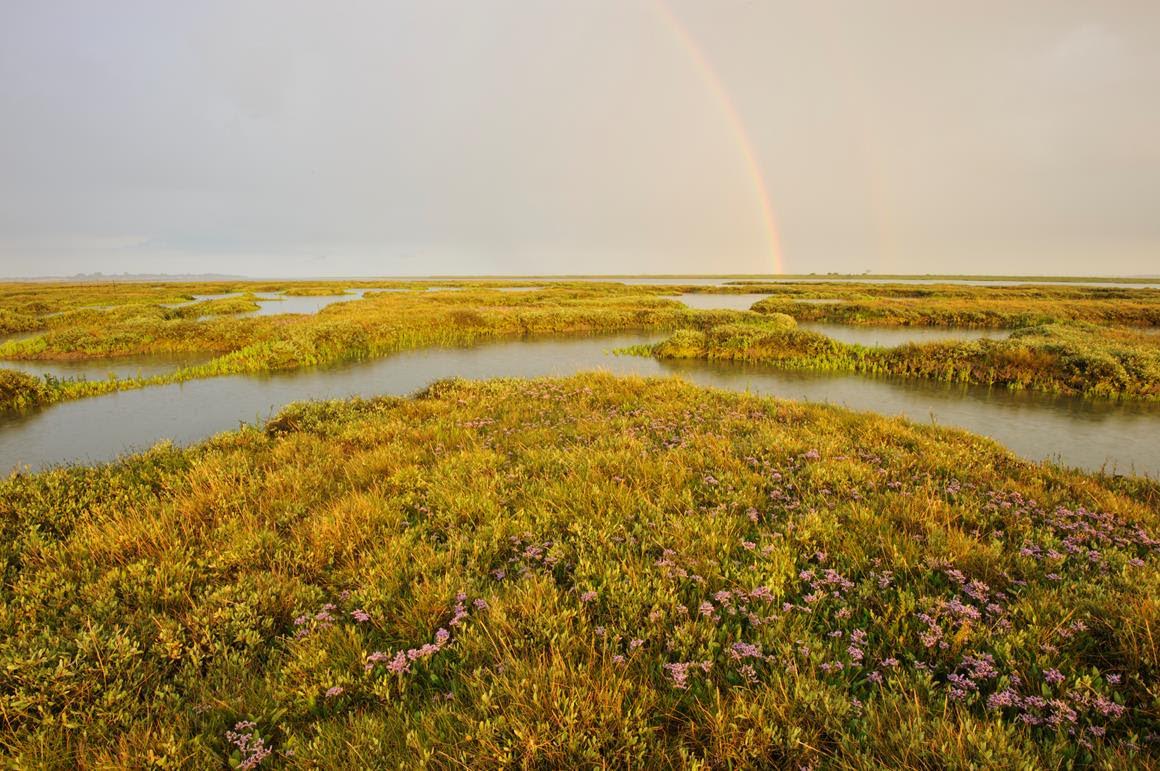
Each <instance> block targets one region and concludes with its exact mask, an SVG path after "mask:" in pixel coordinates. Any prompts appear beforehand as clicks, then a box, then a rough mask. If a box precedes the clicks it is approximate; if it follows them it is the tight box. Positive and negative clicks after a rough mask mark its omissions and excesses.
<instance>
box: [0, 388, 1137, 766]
mask: <svg viewBox="0 0 1160 771" xmlns="http://www.w3.org/2000/svg"><path fill="white" fill-rule="evenodd" d="M1124 484H1125V483H1124V481H1123V480H1116V479H1110V478H1105V477H1102V476H1099V475H1092V474H1085V473H1079V472H1074V471H1069V470H1066V469H1061V468H1057V467H1054V466H1052V465H1049V464H1032V463H1028V462H1025V461H1022V460H1020V459H1018V458H1016V457H1014V456H1012V455H1010V454H1009V453H1007V452H1006V451H1004V450H1003V449H1002V448H1000V447H999V446H998V445H996V444H994V443H993V442H991V441H988V440H985V439H982V438H980V437H977V436H973V435H970V434H967V433H964V432H961V431H955V430H949V429H944V428H937V427H931V426H920V425H916V424H913V423H909V422H906V421H902V420H897V419H886V418H882V417H878V416H874V415H868V414H857V413H852V412H849V411H845V410H842V409H838V408H834V407H826V406H817V405H803V404H796V403H792V402H783V401H776V400H771V399H765V398H759V397H754V396H750V395H741V394H726V393H722V392H717V391H711V390H703V389H698V388H695V387H693V386H690V385H688V384H686V383H683V382H681V381H677V380H672V379H670V380H642V379H637V378H627V379H618V378H614V377H611V376H608V375H600V374H591V375H582V376H577V377H571V378H567V379H539V380H499V381H487V382H473V383H468V382H462V381H444V382H440V383H436V384H434V385H433V386H431V387H430V388H428V389H427V390H426V391H425V392H423V393H422V394H420V395H418V396H417V397H416V398H412V399H397V398H384V399H372V400H352V401H345V402H323V403H304V404H298V405H294V406H292V407H289V408H287V409H286V410H285V411H283V412H282V413H281V414H280V415H279V416H278V417H276V418H274V419H273V420H271V421H270V422H269V423H268V424H266V425H265V426H263V427H261V428H244V429H242V430H240V431H236V432H232V433H227V434H222V435H219V436H217V437H215V438H213V439H212V440H210V441H209V442H207V443H205V444H203V445H201V446H198V447H194V448H191V449H186V450H177V449H174V448H172V447H169V446H165V445H161V446H158V447H156V448H154V449H153V450H151V451H149V452H147V453H145V454H142V455H137V456H132V457H129V458H125V459H124V460H122V461H120V462H118V463H115V464H111V465H107V466H76V467H65V468H59V469H55V470H51V471H47V472H44V473H40V474H36V475H31V476H26V475H14V476H12V477H10V478H9V479H7V480H6V481H3V482H0V528H2V532H0V536H2V537H0V557H2V561H0V569H2V570H3V579H4V580H3V582H2V583H0V715H3V721H0V752H2V753H3V755H4V757H5V759H6V762H7V764H10V765H12V766H14V767H24V766H38V767H57V768H66V767H70V768H71V767H134V766H141V765H149V764H154V765H179V766H190V767H214V766H221V765H223V764H231V765H234V766H240V765H243V764H246V763H250V764H251V765H253V764H256V763H260V764H261V766H263V767H266V766H282V765H286V766H301V767H317V766H323V767H347V766H349V767H388V766H397V765H400V764H405V765H416V764H419V763H425V764H427V765H431V766H435V767H448V768H451V767H456V768H458V767H477V766H482V767H494V766H524V767H550V766H563V765H568V766H574V765H585V766H592V765H600V766H645V765H647V766H662V767H667V766H696V767H730V766H738V767H754V766H759V767H791V766H792V767H795V768H796V767H802V766H806V767H838V768H852V767H891V768H898V767H940V768H943V767H947V768H949V767H955V768H965V767H981V766H985V767H1004V768H1009V767H1072V766H1088V765H1090V766H1098V767H1119V768H1122V767H1146V766H1148V765H1150V764H1152V763H1153V762H1154V760H1155V757H1156V751H1157V746H1156V742H1157V734H1158V733H1160V720H1158V717H1157V712H1156V682H1157V680H1158V675H1160V653H1158V649H1157V646H1156V642H1155V630H1156V628H1157V624H1158V623H1160V603H1158V602H1157V601H1156V597H1157V596H1160V571H1158V570H1157V567H1158V561H1160V560H1158V558H1160V555H1158V553H1157V552H1158V547H1160V544H1158V541H1157V537H1156V536H1157V528H1158V527H1160V515H1158V510H1157V508H1156V507H1155V506H1154V505H1151V504H1149V503H1147V501H1154V500H1156V499H1157V496H1160V488H1158V487H1157V486H1156V484H1155V483H1154V482H1149V481H1147V480H1140V479H1137V480H1132V481H1131V485H1132V486H1131V489H1130V490H1129V489H1127V488H1125V487H1124Z"/></svg>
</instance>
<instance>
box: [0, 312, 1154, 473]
mask: <svg viewBox="0 0 1160 771" xmlns="http://www.w3.org/2000/svg"><path fill="white" fill-rule="evenodd" d="M663 337H664V335H660V334H622V335H615V336H600V337H572V338H551V339H533V340H522V341H506V342H497V343H491V344H486V345H479V346H475V347H472V348H451V349H441V348H437V349H425V350H419V351H411V352H407V353H402V354H398V355H395V356H391V357H388V358H385V359H376V360H373V361H366V362H358V363H351V364H347V365H343V366H339V367H332V368H326V369H309V370H301V371H296V372H289V373H280V374H274V375H265V376H231V377H221V378H211V379H207V380H196V381H191V382H188V383H184V384H180V385H169V386H160V387H154V388H147V389H142V390H138V391H125V392H121V393H115V394H110V395H107V396H100V397H94V398H91V399H81V400H77V401H72V402H65V403H62V404H57V405H52V406H50V407H47V408H44V409H41V410H36V411H31V412H28V413H24V414H18V413H8V414H5V415H2V416H0V469H3V470H8V469H12V468H17V467H28V468H31V469H40V468H44V467H46V466H51V465H55V464H60V463H66V462H76V461H107V460H111V459H113V458H115V457H117V456H118V455H121V454H124V453H126V452H130V451H135V450H142V449H145V448H147V447H149V446H151V445H153V444H154V443H156V442H158V441H161V440H165V439H168V440H172V441H174V442H176V443H178V444H182V445H184V444H190V443H193V442H196V441H199V440H201V439H204V438H206V437H208V436H210V435H212V434H215V433H218V432H220V431H224V430H228V429H234V428H237V427H238V425H239V424H240V423H243V422H253V421H261V420H264V419H266V418H267V417H269V416H270V415H271V414H272V413H274V412H277V411H278V410H279V409H280V408H281V407H283V406H284V405H286V404H287V403H289V402H292V401H298V400H303V399H328V398H345V397H349V396H355V395H362V396H372V395H377V394H396V395H406V394H410V393H414V392H415V391H417V390H419V389H421V388H423V387H425V386H426V385H428V384H429V383H431V382H432V381H433V380H437V379H440V378H447V377H464V378H473V379H478V378H491V377H535V376H541V375H568V374H572V373H575V372H581V371H586V370H592V369H603V370H606V371H609V372H613V373H616V374H638V375H646V376H667V375H677V376H679V377H682V378H685V379H687V380H689V381H691V382H693V383H696V384H698V385H704V386H714V387H718V388H724V389H728V390H733V391H751V392H754V393H759V394H766V395H771V396H778V397H784V398H789V399H801V400H806V401H810V402H828V403H832V404H837V405H844V406H847V407H851V408H853V409H858V410H869V411H874V412H878V413H882V414H885V415H905V416H907V417H909V418H911V419H913V420H916V421H920V422H930V421H932V420H933V421H934V422H936V423H938V424H940V425H948V426H959V427H962V428H966V429H969V430H972V431H975V432H977V433H980V434H984V435H986V436H990V437H992V438H994V439H996V440H998V441H999V442H1001V443H1003V444H1005V445H1006V446H1008V447H1010V448H1011V449H1013V450H1014V451H1015V452H1017V453H1019V454H1021V455H1023V456H1025V457H1028V458H1032V459H1035V460H1039V459H1043V458H1053V459H1055V460H1058V461H1060V462H1062V463H1065V464H1068V465H1073V466H1080V467H1084V468H1088V469H1100V468H1106V469H1107V470H1108V471H1117V472H1119V473H1138V474H1147V475H1149V476H1153V477H1157V476H1160V408H1158V407H1157V406H1156V405H1148V404H1139V403H1133V402H1126V403H1117V402H1108V401H1096V400H1084V399H1075V398H1068V397H1053V396H1050V395H1045V394H1036V393H1017V392H1010V391H1007V390H1005V389H988V388H979V387H963V386H953V385H946V384H941V383H929V382H924V381H904V380H894V379H882V378H870V377H863V376H856V375H833V374H825V373H802V372H787V371H782V370H777V369H772V368H768V367H762V366H751V365H740V364H730V363H722V362H705V361H675V362H671V361H665V362H662V361H656V360H654V359H650V358H643V357H635V356H616V355H611V354H610V351H611V350H613V349H616V348H620V347H624V346H628V345H634V344H640V343H651V342H656V341H658V340H660V339H663Z"/></svg>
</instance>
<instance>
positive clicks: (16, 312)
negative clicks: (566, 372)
mask: <svg viewBox="0 0 1160 771" xmlns="http://www.w3.org/2000/svg"><path fill="white" fill-rule="evenodd" d="M674 280H675V281H676V280H678V279H674ZM353 286H355V285H354V284H352V283H350V282H311V283H308V284H295V283H293V282H220V283H206V284H198V283H188V284H187V283H181V284H177V283H170V284H166V283H156V284H154V283H102V284H84V285H77V284H35V285H32V284H6V285H0V330H8V331H9V333H11V332H16V331H20V332H25V333H27V332H34V333H35V334H34V336H32V337H29V338H26V339H13V340H8V341H6V342H2V343H0V359H23V360H52V359H100V358H105V357H118V356H133V355H149V354H189V355H190V356H191V358H192V357H194V356H196V357H198V359H199V363H197V364H196V365H190V366H187V367H184V368H181V369H178V370H176V371H174V372H171V373H169V374H166V375H158V376H154V377H150V378H131V379H130V378H122V379H116V378H109V379H101V380H91V381H90V380H45V381H43V382H42V386H41V389H40V390H42V391H43V394H42V395H41V396H40V397H38V399H37V401H36V403H40V404H45V403H51V402H55V401H61V400H65V399H72V398H78V397H83V396H92V395H99V394H104V393H109V392H111V391H116V390H125V389H133V388H141V387H146V386H152V385H160V384H164V383H175V382H184V381H188V380H191V379H195V378H203V377H212V376H218V375H229V374H239V373H260V372H269V371H274V370H283V369H292V368H297V367H307V366H316V365H326V364H332V363H337V362H342V361H350V360H357V359H365V358H374V357H379V356H386V355H389V354H392V353H395V352H398V351H403V350H408V349H413V348H418V347H423V346H452V345H470V344H473V343H477V342H480V341H484V340H490V339H497V338H504V337H507V338H510V337H517V336H527V335H536V334H558V333H570V334H588V333H599V332H612V331H620V330H668V331H671V330H677V329H682V328H687V329H692V330H699V331H704V330H707V329H709V328H710V327H713V326H721V325H728V326H726V327H724V329H725V330H726V331H724V332H723V331H720V330H719V331H718V332H715V333H713V335H710V336H709V337H713V340H714V341H715V342H714V344H713V345H712V346H710V348H712V350H711V351H710V350H709V348H706V347H705V346H704V345H703V344H702V343H700V342H696V341H697V340H699V339H700V338H696V337H695V336H692V337H688V338H687V339H685V340H684V342H685V343H690V342H691V343H693V344H692V345H684V344H683V345H681V346H677V345H675V343H670V344H669V345H668V346H667V349H666V350H668V349H672V350H673V351H675V350H676V349H677V348H681V349H683V350H685V351H686V352H685V353H684V354H680V355H685V356H701V355H711V356H715V357H721V358H754V356H755V353H754V351H756V350H757V349H759V348H761V346H756V347H755V346H754V345H752V344H751V338H754V337H755V336H756V337H759V338H760V337H763V336H767V335H768V333H769V331H770V329H771V328H772V329H774V330H777V329H780V327H779V326H778V325H779V324H781V323H782V322H778V321H770V319H771V318H782V316H793V317H795V318H797V319H799V320H825V321H838V322H842V323H851V324H910V325H948V324H953V325H967V326H1000V327H1014V328H1029V331H1027V332H1025V333H1024V334H1022V335H1021V337H1020V338H1018V340H1017V341H1012V342H1010V343H977V344H976V343H968V344H962V345H953V346H942V347H929V346H928V347H924V348H923V349H922V350H921V351H917V352H916V351H915V350H912V349H909V348H907V349H896V352H895V353H894V354H892V355H891V356H890V357H887V358H888V360H887V359H884V358H883V354H881V352H877V353H874V354H869V353H867V352H865V351H862V350H860V349H857V348H855V347H851V346H843V345H842V344H840V343H837V342H833V341H828V340H824V339H821V340H819V339H818V338H817V337H816V336H814V337H811V336H808V335H807V336H803V334H804V333H800V332H798V333H792V334H791V333H789V332H786V334H785V335H783V338H785V340H788V341H789V342H791V343H792V346H791V347H790V348H788V349H785V350H783V351H780V352H771V350H770V349H771V346H769V345H766V346H765V347H764V348H765V349H766V353H767V354H768V355H769V357H771V358H770V360H777V361H778V362H779V363H781V364H783V365H786V366H799V367H800V366H809V367H811V368H814V369H845V370H848V371H860V372H889V373H894V374H899V375H907V376H921V377H937V378H942V379H954V380H965V381H967V382H980V383H999V384H1006V385H1012V386H1016V387H1027V388H1037V389H1045V390H1052V391H1059V392H1064V393H1085V394H1089V395H1117V396H1118V395H1131V396H1141V397H1151V396H1154V395H1155V391H1156V387H1157V386H1156V377H1155V350H1156V346H1155V342H1156V339H1155V338H1154V337H1153V338H1144V337H1143V336H1141V335H1135V334H1134V333H1132V332H1130V331H1122V330H1121V331H1114V330H1113V329H1112V327H1111V326H1109V325H1111V324H1128V325H1136V326H1140V325H1148V324H1156V323H1157V321H1158V320H1160V291H1157V290H1148V289H1121V288H1114V287H1083V286H1073V285H1059V286H1013V287H992V286H988V287H979V286H963V285H951V284H944V285H922V286H916V285H903V284H833V283H829V284H827V283H822V282H814V283H797V284H760V283H754V282H746V281H738V282H737V283H735V284H732V285H730V286H726V287H706V286H690V285H681V284H679V283H674V284H672V285H647V286H631V285H624V284H617V283H607V282H591V281H589V282H584V281H580V280H578V281H574V282H561V283H555V284H550V285H547V286H543V287H541V288H537V284H536V283H535V282H534V281H502V282H498V281H494V280H468V279H462V280H453V281H444V282H438V283H436V282H431V281H426V282H424V281H418V280H415V281H359V282H358V283H357V286H358V288H360V289H364V288H365V289H370V290H371V291H369V292H368V293H367V294H366V296H365V297H364V298H363V299H361V300H357V301H354V300H351V301H347V302H340V303H337V304H335V305H332V306H329V307H326V308H324V309H322V310H321V311H319V312H318V313H315V314H303V315H274V316H255V315H248V314H250V313H251V312H252V311H255V310H257V308H258V306H257V303H256V302H255V301H256V299H257V298H258V297H259V296H262V297H269V296H270V295H271V294H273V293H283V294H284V295H286V296H294V295H316V296H334V297H335V298H336V299H343V297H342V295H343V294H344V293H346V292H347V291H348V290H350V289H351V288H352V287H353ZM500 286H520V287H523V288H525V289H531V290H532V291H522V292H504V291H499V289H498V287H500ZM375 289H381V290H390V291H374V290H375ZM432 289H434V290H435V291H424V290H432ZM450 289H454V290H456V291H440V290H450ZM755 290H760V291H767V292H770V293H772V294H773V297H771V298H769V299H766V300H763V301H761V302H758V303H757V304H756V305H755V306H754V310H755V311H757V312H756V313H753V312H741V311H698V310H691V309H688V308H685V307H683V306H682V305H680V304H679V303H677V302H675V301H673V300H668V299H664V297H663V296H664V295H672V294H679V293H681V292H700V293H705V292H720V293H725V294H728V293H737V292H751V291H755ZM222 295H230V296H222ZM207 296H208V298H209V299H201V300H198V299H197V298H198V297H201V298H205V297H207ZM803 300H807V301H819V300H820V301H824V302H820V303H819V302H802V301H803ZM778 314H782V315H781V316H779V315H778ZM763 317H765V321H764V322H763V320H762V318H763ZM1076 320H1084V321H1088V322H1092V323H1096V322H1098V323H1100V324H1101V325H1102V326H1100V327H1098V328H1097V327H1094V326H1089V327H1075V326H1072V327H1064V326H1059V322H1069V323H1070V322H1074V321H1076ZM751 324H759V325H760V324H764V325H765V326H763V328H762V329H761V330H748V331H747V328H746V327H745V326H744V325H751ZM770 325H772V327H771V326H770ZM1045 325H1053V326H1045ZM783 331H784V330H783ZM722 334H724V335H726V336H727V337H728V336H733V337H735V336H736V335H739V334H740V335H743V337H744V340H740V338H739V339H738V340H733V342H728V341H726V342H721V341H719V340H718V339H717V338H718V337H719V336H720V335H722ZM706 339H708V337H707V338H706ZM785 340H783V342H784V341H785ZM802 347H804V349H805V350H804V352H803V351H802V350H798V349H799V348H802ZM738 351H741V352H742V353H740V354H739V353H738ZM207 355H208V356H210V357H212V358H211V360H209V361H204V359H205V358H206V356H207ZM666 355H677V354H675V353H669V354H666ZM32 403H33V402H30V401H19V402H18V401H16V400H10V401H7V402H6V401H3V400H0V409H5V408H11V407H13V406H15V405H17V404H22V405H24V406H28V405H29V404H32Z"/></svg>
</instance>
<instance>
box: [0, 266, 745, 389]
mask: <svg viewBox="0 0 1160 771" xmlns="http://www.w3.org/2000/svg"><path fill="white" fill-rule="evenodd" d="M312 291H313V290H312ZM251 305H253V301H252V296H247V297H239V298H230V299H222V300H209V301H205V302H201V303H198V304H196V305H193V306H187V307H182V308H162V307H158V306H156V305H149V304H130V305H126V306H121V307H119V308H116V309H112V310H108V311H74V312H71V313H72V315H73V316H74V318H73V320H72V323H70V324H69V325H67V326H64V327H62V328H60V329H59V330H53V331H49V332H46V333H45V334H43V335H40V336H37V337H35V338H31V339H26V340H17V341H10V342H8V343H5V344H0V357H2V358H15V359H24V360H53V359H102V358H108V357H115V356H134V355H145V354H183V353H185V354H191V355H192V354H204V353H215V354H217V356H216V357H214V358H213V359H212V360H210V361H208V362H203V363H199V364H196V365H192V366H188V367H183V368H180V369H177V370H175V371H174V372H171V373H169V374H165V375H158V376H154V377H147V378H122V379H117V378H107V379H100V380H57V379H46V380H44V381H42V382H41V388H40V390H41V391H42V394H41V395H40V397H39V399H38V403H41V404H45V403H52V402H57V401H64V400H68V399H75V398H80V397H86V396H96V395H100V394H105V393H111V392H113V391H121V390H129V389H136V388H143V387H148V386H154V385H164V384H168V383H180V382H186V381H189V380H193V379H198V378H204V377H215V376H221V375H232V374H242V373H261V372H272V371H278V370H286V369H295V368H300V367H307V366H318V365H327V364H334V363H338V362H343V361H352V360H359V359H369V358H377V357H381V356H387V355H390V354H392V353H397V352H400V351H405V350H411V349H415V348H421V347H429V346H460V345H470V344H473V343H477V342H481V341H486V340H496V339H503V338H513V337H520V336H531V335H548V334H563V333H570V334H592V333H601V332H612V331H619V330H630V329H675V328H678V327H681V326H688V325H694V326H702V325H706V324H714V323H720V322H722V321H725V320H728V319H735V318H738V317H739V316H741V315H743V314H739V313H737V312H734V311H712V312H706V311H695V310H689V309H687V308H684V307H683V306H681V305H680V304H679V303H676V302H673V301H671V300H664V299H660V298H656V297H652V296H649V295H647V294H646V295H640V294H637V293H634V292H629V291H627V290H626V288H624V287H612V288H606V289H599V290H596V291H593V290H589V289H572V288H568V287H559V288H552V289H550V290H546V291H542V292H500V291H497V290H495V289H478V288H474V289H473V288H465V289H462V290H460V291H454V292H450V291H444V292H416V291H406V292H379V293H371V294H369V295H368V296H367V297H366V298H364V299H363V300H360V301H358V302H349V303H341V304H338V305H334V306H331V307H327V308H324V309H323V310H322V311H320V312H319V313H316V314H310V315H287V316H261V317H234V316H230V315H227V314H231V313H234V312H237V311H238V310H244V309H245V308H246V307H247V306H251ZM82 314H87V316H89V318H85V319H81V318H76V317H78V316H80V315H82ZM748 315H750V317H751V318H754V319H755V320H756V318H757V317H755V316H753V315H752V314H748ZM21 404H22V403H21V402H16V401H12V400H8V401H5V400H4V399H3V395H2V394H0V409H3V408H5V407H7V408H12V407H17V406H21ZM27 404H28V403H27V402H25V403H24V406H27Z"/></svg>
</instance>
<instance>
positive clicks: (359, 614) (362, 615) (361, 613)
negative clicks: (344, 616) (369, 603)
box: [350, 608, 371, 624]
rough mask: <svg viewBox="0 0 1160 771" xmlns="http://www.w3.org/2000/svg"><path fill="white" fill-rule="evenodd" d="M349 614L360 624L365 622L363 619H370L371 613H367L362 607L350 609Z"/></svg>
mask: <svg viewBox="0 0 1160 771" xmlns="http://www.w3.org/2000/svg"><path fill="white" fill-rule="evenodd" d="M350 615H351V617H352V618H353V619H354V620H355V621H358V622H359V623H360V624H361V623H363V622H365V621H370V620H371V614H370V613H367V612H366V611H365V610H363V609H362V608H359V609H358V610H352V611H351V613H350Z"/></svg>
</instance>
